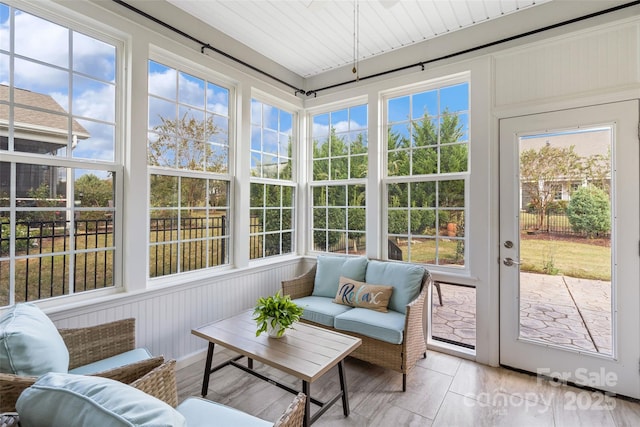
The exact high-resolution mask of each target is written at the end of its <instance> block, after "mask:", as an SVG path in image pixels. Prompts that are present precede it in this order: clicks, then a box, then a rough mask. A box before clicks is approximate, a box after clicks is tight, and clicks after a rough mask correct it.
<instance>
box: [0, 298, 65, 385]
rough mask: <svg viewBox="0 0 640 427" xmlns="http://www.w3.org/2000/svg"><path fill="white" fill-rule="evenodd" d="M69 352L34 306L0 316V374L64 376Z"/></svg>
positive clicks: (22, 305)
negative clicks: (60, 373)
mask: <svg viewBox="0 0 640 427" xmlns="http://www.w3.org/2000/svg"><path fill="white" fill-rule="evenodd" d="M68 369H69V351H68V350H67V346H66V345H65V343H64V340H63V339H62V337H61V336H60V333H59V332H58V329H57V328H56V326H55V325H54V324H53V322H52V321H51V319H49V317H47V315H46V314H44V313H43V312H42V311H41V310H40V309H39V308H38V307H37V306H36V305H35V304H31V303H22V304H16V305H15V306H13V307H12V308H11V309H10V310H9V311H7V312H6V313H4V314H2V316H0V372H4V373H9V374H17V375H34V376H37V375H42V374H45V373H47V372H67V370H68Z"/></svg>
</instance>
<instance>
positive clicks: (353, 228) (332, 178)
mask: <svg viewBox="0 0 640 427" xmlns="http://www.w3.org/2000/svg"><path fill="white" fill-rule="evenodd" d="M311 122H312V129H311V136H312V143H311V153H312V159H311V160H312V166H311V174H312V176H311V181H310V186H311V202H312V206H311V211H312V219H311V220H312V248H313V250H316V251H321V252H338V253H349V254H351V253H359V254H363V253H365V244H366V233H365V225H366V207H365V206H366V178H367V171H368V134H367V126H368V118H367V106H366V105H358V106H353V107H349V108H344V109H341V110H336V111H331V112H329V113H323V114H318V115H314V116H313V117H312V120H311Z"/></svg>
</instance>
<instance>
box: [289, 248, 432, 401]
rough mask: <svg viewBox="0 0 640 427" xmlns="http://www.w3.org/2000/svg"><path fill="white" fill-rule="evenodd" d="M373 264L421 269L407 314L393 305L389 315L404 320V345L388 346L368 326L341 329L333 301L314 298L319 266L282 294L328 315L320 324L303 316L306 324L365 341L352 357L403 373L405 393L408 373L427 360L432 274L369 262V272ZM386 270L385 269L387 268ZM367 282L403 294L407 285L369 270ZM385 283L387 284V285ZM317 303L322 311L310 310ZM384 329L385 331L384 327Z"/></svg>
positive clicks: (295, 281)
mask: <svg viewBox="0 0 640 427" xmlns="http://www.w3.org/2000/svg"><path fill="white" fill-rule="evenodd" d="M318 260H319V261H321V258H320V257H318ZM371 262H374V263H389V266H393V268H394V269H395V271H396V272H401V271H402V270H403V269H404V268H406V269H415V268H419V269H420V270H421V274H422V277H421V278H420V277H418V281H419V287H417V290H416V295H414V296H413V298H411V299H410V301H409V302H408V303H407V304H406V306H404V307H402V308H404V312H405V313H398V312H395V311H394V310H392V309H391V308H392V306H391V305H390V309H389V313H390V314H388V316H389V320H391V319H392V318H393V319H394V321H397V320H398V318H399V315H400V319H404V325H403V327H402V330H401V331H400V336H401V342H399V343H398V342H389V341H393V340H385V339H380V338H378V337H375V335H376V334H375V333H374V334H371V328H369V325H365V324H363V325H362V326H363V327H362V329H361V330H360V328H358V324H357V323H353V322H352V323H351V326H353V325H354V324H355V328H354V327H349V328H347V330H345V328H341V327H340V322H336V321H335V319H338V318H339V316H335V317H333V316H334V315H335V312H333V309H334V306H338V304H331V303H332V302H333V301H331V300H332V299H331V298H329V297H322V296H321V297H313V295H314V286H315V281H316V277H317V273H318V271H317V270H318V264H316V266H314V267H313V268H311V270H309V271H308V272H307V273H305V274H303V275H301V276H299V277H296V278H294V279H291V280H285V281H283V282H282V292H283V294H284V295H289V296H290V297H291V298H292V299H293V300H294V301H296V302H297V303H299V304H300V305H302V306H303V307H304V308H305V310H306V311H309V310H316V311H321V312H322V311H323V310H324V311H325V313H321V316H320V317H321V318H322V320H320V321H319V320H318V317H317V316H315V317H314V316H310V315H305V314H303V317H302V319H301V320H302V321H303V322H306V323H310V324H313V325H316V326H319V327H322V328H325V329H329V330H335V331H338V332H342V333H345V334H348V335H351V336H355V337H358V338H360V339H362V345H361V346H360V347H358V348H357V349H356V350H355V351H354V352H353V353H351V356H352V357H355V358H357V359H360V360H364V361H366V362H369V363H372V364H375V365H378V366H381V367H384V368H388V369H392V370H394V371H396V372H399V373H402V390H403V391H406V389H407V373H408V372H409V370H410V369H411V368H413V367H414V366H415V364H416V362H417V361H418V360H419V359H420V358H423V357H426V343H425V335H424V328H425V325H426V323H425V322H426V319H425V314H424V311H425V300H426V296H427V292H428V290H429V289H430V286H431V284H432V283H433V281H432V279H431V275H430V273H429V272H428V271H427V270H426V269H424V268H422V267H418V266H415V265H412V264H407V263H400V262H394V261H381V260H368V261H367V265H368V266H369V267H368V268H370V266H371V265H372V264H371ZM376 266H377V267H379V264H376ZM383 267H385V265H384V264H383ZM414 273H415V270H414ZM333 274H334V275H335V274H339V273H338V272H335V271H334V272H333ZM399 276H402V274H400V275H399ZM396 277H398V276H396ZM414 277H415V274H414ZM366 279H367V280H366V282H369V283H376V284H380V281H382V282H383V283H381V284H383V285H391V286H393V287H394V292H401V291H402V289H401V288H402V287H403V286H404V285H405V284H404V283H402V281H401V280H400V281H397V280H389V279H390V277H387V278H386V279H385V278H383V277H376V276H375V275H373V273H372V274H369V269H367V272H366ZM385 281H386V282H387V283H384V282H385ZM392 282H395V283H392ZM322 298H324V299H327V300H328V301H329V303H328V302H327V301H322V300H321V299H322ZM317 301H319V302H320V306H319V307H317V306H316V307H312V306H310V304H311V305H314V304H315V303H316V302H317ZM359 310H366V309H359ZM367 311H368V310H367ZM402 314H404V316H403V317H402V316H401V315H402ZM385 315H387V313H379V314H378V313H376V314H375V316H376V318H377V319H384V316H385ZM332 318H333V319H334V320H333V324H332V321H331V319H332ZM312 319H313V320H312ZM383 322H384V320H383ZM379 323H382V322H379ZM390 323H391V322H390ZM382 327H383V328H384V326H382Z"/></svg>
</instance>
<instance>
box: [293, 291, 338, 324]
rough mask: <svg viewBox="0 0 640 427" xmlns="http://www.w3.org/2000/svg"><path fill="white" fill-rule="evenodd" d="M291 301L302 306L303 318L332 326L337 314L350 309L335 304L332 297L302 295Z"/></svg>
mask: <svg viewBox="0 0 640 427" xmlns="http://www.w3.org/2000/svg"><path fill="white" fill-rule="evenodd" d="M293 302H295V303H296V304H298V305H299V306H300V307H302V308H304V312H303V313H302V318H303V319H305V320H308V321H310V322H314V323H318V324H320V325H325V326H329V327H332V328H333V321H334V319H335V317H336V316H337V315H339V314H342V313H344V312H345V311H349V310H351V307H349V306H347V305H341V304H336V303H334V302H333V299H332V298H327V297H314V296H310V297H302V298H297V299H294V300H293Z"/></svg>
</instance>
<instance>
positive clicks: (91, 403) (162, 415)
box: [16, 373, 187, 427]
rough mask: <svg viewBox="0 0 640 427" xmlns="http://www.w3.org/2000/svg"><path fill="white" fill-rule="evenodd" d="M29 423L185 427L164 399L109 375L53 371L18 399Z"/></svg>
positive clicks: (31, 426) (45, 425) (43, 426)
mask: <svg viewBox="0 0 640 427" xmlns="http://www.w3.org/2000/svg"><path fill="white" fill-rule="evenodd" d="M16 409H17V410H18V413H19V414H20V423H21V424H22V425H24V426H28V427H58V426H65V427H84V426H96V427H97V426H109V427H133V426H138V427H142V426H144V427H185V426H186V425H187V424H186V420H185V418H184V416H182V415H181V414H180V413H179V412H178V411H176V410H175V409H173V408H172V407H171V406H169V405H167V404H166V403H165V402H163V401H162V400H160V399H156V398H155V397H153V396H151V395H148V394H147V393H145V392H143V391H141V390H138V389H136V388H134V387H131V386H129V385H127V384H123V383H121V382H118V381H115V380H111V379H108V378H100V377H91V376H84V375H74V374H60V373H49V374H45V375H43V376H41V377H40V378H38V381H36V383H35V384H34V385H32V386H31V387H28V388H27V389H25V390H24V391H23V392H22V394H21V395H20V397H19V398H18V401H17V403H16Z"/></svg>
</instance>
